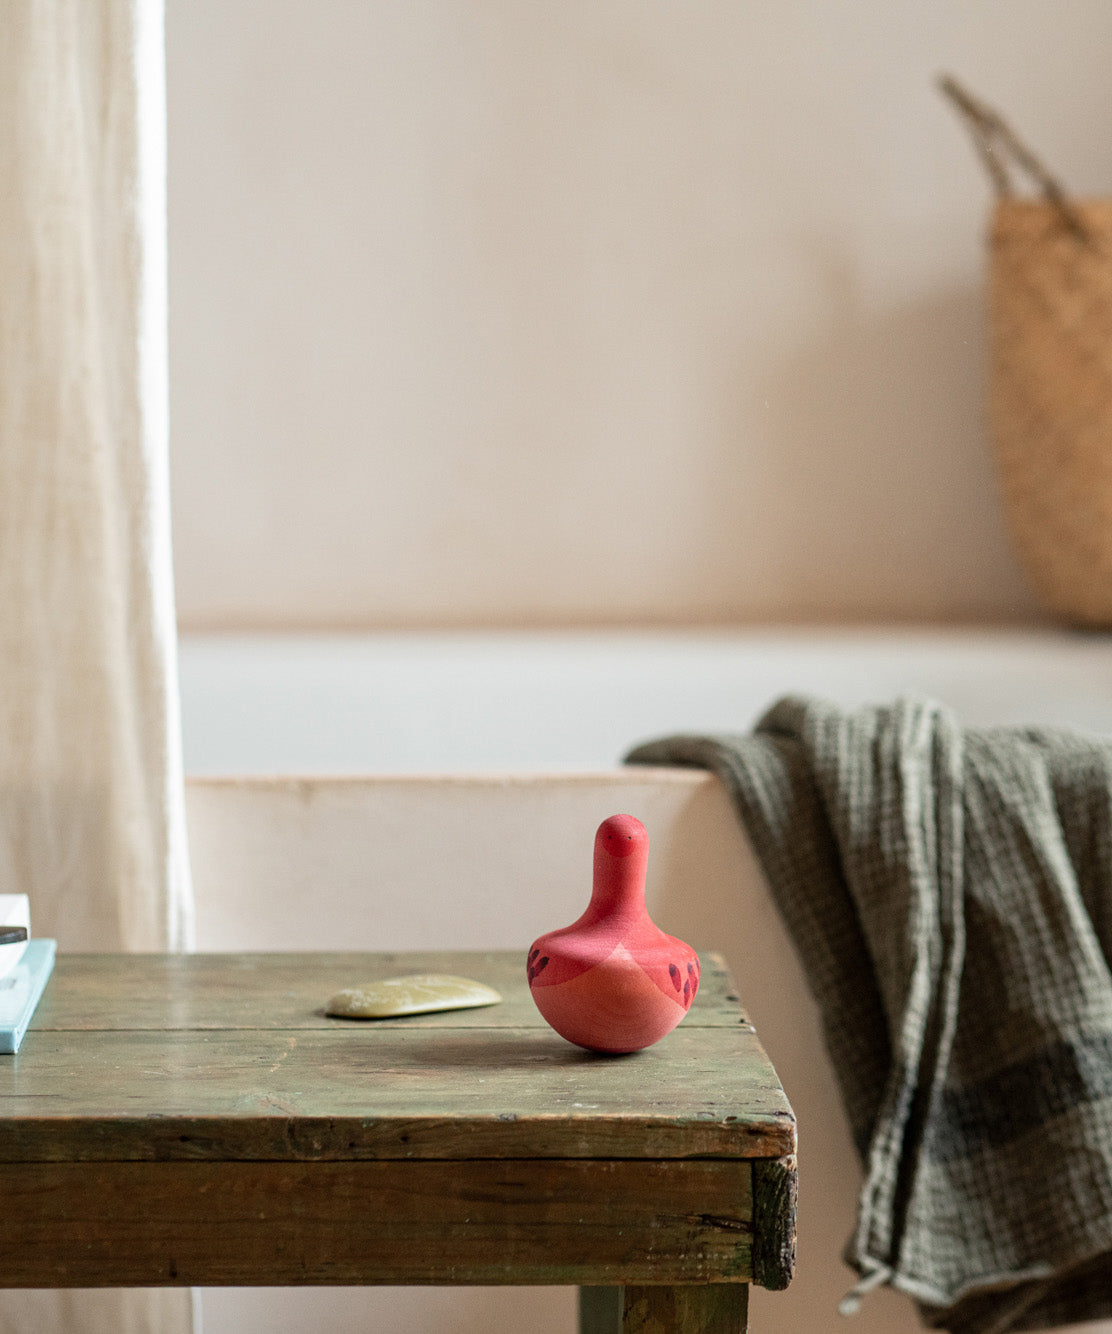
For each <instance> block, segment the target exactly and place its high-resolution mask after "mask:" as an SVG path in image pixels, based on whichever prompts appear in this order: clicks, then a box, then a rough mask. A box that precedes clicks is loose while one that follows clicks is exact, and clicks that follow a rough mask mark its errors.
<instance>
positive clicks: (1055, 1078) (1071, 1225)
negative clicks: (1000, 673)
mask: <svg viewBox="0 0 1112 1334" xmlns="http://www.w3.org/2000/svg"><path fill="white" fill-rule="evenodd" d="M627 760H628V761H629V762H631V763H640V764H665V765H689V766H697V767H701V768H707V769H711V770H713V771H714V772H715V773H717V774H718V775H719V776H720V777H721V779H722V780H723V782H724V783H725V785H726V787H727V789H728V791H729V793H730V795H731V797H732V799H733V801H734V802H735V804H736V807H737V810H738V813H739V815H740V817H741V819H742V821H743V824H744V827H745V829H746V830H747V832H748V835H749V837H750V840H751V841H752V843H753V845H754V848H755V850H756V852H757V855H758V857H759V859H760V862H761V864H762V866H763V869H764V871H765V874H766V877H767V879H768V882H769V886H770V888H771V890H772V893H773V895H774V897H775V899H776V901H777V904H778V906H779V909H780V912H781V914H782V916H783V917H784V919H785V921H786V923H787V926H788V929H789V931H790V933H791V935H792V937H793V939H794V942H795V946H796V948H797V950H798V952H799V955H800V958H801V960H802V962H803V965H804V968H805V970H806V973H807V976H808V980H809V983H810V986H811V988H812V990H813V991H814V994H815V996H816V998H817V1000H818V1003H819V1006H820V1009H821V1012H822V1016H823V1024H824V1030H825V1036H826V1041H827V1043H828V1046H829V1050H830V1054H831V1057H832V1061H833V1064H834V1067H835V1070H836V1072H837V1076H838V1080H839V1085H840V1088H841V1092H842V1096H843V1098H844V1101H845V1106H846V1111H847V1113H848V1116H849V1120H850V1123H851V1126H852V1129H853V1133H854V1136H855V1139H856V1142H857V1145H858V1148H859V1150H860V1152H861V1155H862V1160H863V1164H864V1169H865V1180H864V1186H863V1189H862V1192H861V1198H860V1203H859V1210H858V1218H857V1225H856V1229H855V1231H854V1234H853V1235H852V1237H851V1238H850V1240H849V1242H848V1244H847V1251H846V1255H847V1259H848V1260H849V1262H850V1263H851V1264H852V1265H853V1266H854V1267H855V1268H856V1269H857V1271H858V1272H859V1274H860V1275H861V1277H862V1282H861V1284H860V1290H862V1291H863V1290H865V1289H867V1288H868V1287H869V1286H873V1285H875V1284H878V1283H890V1284H891V1285H893V1286H894V1287H896V1288H899V1289H901V1290H903V1291H904V1292H907V1293H909V1294H911V1296H912V1297H913V1298H915V1300H916V1301H917V1303H918V1304H919V1308H920V1312H921V1314H922V1316H923V1319H924V1320H925V1322H926V1323H927V1324H929V1325H932V1326H934V1327H937V1328H943V1329H949V1330H953V1331H960V1332H961V1334H997V1332H998V1331H1006V1330H1020V1329H1039V1328H1046V1327H1048V1326H1053V1325H1057V1324H1065V1323H1069V1322H1071V1321H1077V1320H1085V1319H1095V1318H1098V1317H1101V1316H1108V1315H1112V976H1110V971H1109V960H1110V959H1112V742H1106V741H1102V740H1098V739H1090V738H1085V737H1082V736H1078V735H1074V734H1071V733H1068V732H1065V731H1055V730H1047V729H1036V728H1024V729H1019V728H1007V729H1005V728H998V729H983V730H979V729H972V728H970V729H965V728H962V727H961V726H960V725H959V724H958V722H957V721H956V720H955V718H954V717H953V716H952V715H951V714H950V713H949V712H948V711H947V710H946V709H945V708H943V707H942V706H940V705H939V704H936V703H933V702H930V701H922V700H913V699H904V700H899V701H897V702H896V703H895V704H893V705H891V706H889V707H877V708H865V709H860V710H857V711H853V712H845V711H842V710H840V709H837V708H835V707H833V706H831V705H829V704H825V703H822V702H820V701H816V700H808V699H797V698H787V699H784V700H781V701H780V702H779V703H778V704H777V705H775V706H774V707H773V708H772V709H771V710H770V711H769V712H768V713H767V714H766V715H765V717H764V718H763V719H762V720H761V721H760V723H759V724H758V725H757V727H756V730H755V732H754V733H753V734H752V735H745V736H714V737H695V736H675V737H668V738H665V739H663V740H660V741H654V742H650V743H648V744H646V745H642V746H639V747H637V749H636V750H634V751H633V752H632V753H631V754H630V755H629V756H628V757H627ZM801 1131H802V1139H803V1143H804V1147H805V1144H806V1126H803V1127H801Z"/></svg>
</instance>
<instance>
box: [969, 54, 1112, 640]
mask: <svg viewBox="0 0 1112 1334" xmlns="http://www.w3.org/2000/svg"><path fill="white" fill-rule="evenodd" d="M943 87H944V88H945V90H946V91H947V92H948V93H949V94H950V95H951V96H952V97H954V99H955V101H957V102H958V105H959V106H960V107H961V110H962V111H963V113H964V114H965V115H966V116H967V118H968V119H969V120H970V123H971V124H972V125H973V127H974V130H975V133H976V135H977V142H978V147H979V148H980V149H981V152H982V157H983V158H984V160H985V163H986V166H987V167H988V168H989V171H990V173H991V174H992V177H993V180H994V182H995V184H996V187H997V194H998V198H997V201H996V207H995V211H994V215H993V221H992V229H991V235H990V272H989V367H990V370H989V373H990V386H989V421H990V428H991V435H992V443H993V449H994V453H995V456H996V465H997V473H998V476H999V480H1000V486H1001V490H1002V493H1003V501H1004V510H1005V517H1006V519H1007V522H1008V526H1009V528H1010V531H1011V535H1012V538H1013V541H1014V543H1015V546H1016V549H1017V551H1018V554H1019V557H1020V560H1021V563H1022V565H1023V568H1024V570H1025V573H1026V575H1027V578H1028V581H1029V582H1030V584H1031V586H1032V588H1033V590H1034V592H1035V594H1036V595H1037V597H1038V598H1039V599H1040V601H1041V602H1042V603H1043V604H1044V605H1045V606H1046V607H1047V608H1048V609H1049V610H1050V611H1052V612H1053V613H1054V614H1055V615H1057V616H1058V617H1060V618H1062V619H1063V620H1065V621H1067V622H1069V623H1070V624H1073V625H1077V626H1086V627H1091V628H1099V627H1112V199H1100V200H1092V201H1084V202H1081V201H1074V200H1069V199H1067V198H1066V196H1065V195H1064V193H1063V192H1062V190H1061V188H1060V187H1059V186H1058V185H1057V183H1056V182H1055V181H1054V180H1053V179H1052V178H1051V177H1050V176H1049V175H1048V174H1047V173H1046V171H1045V169H1043V168H1042V167H1041V165H1040V164H1039V163H1038V162H1037V161H1036V160H1035V159H1034V158H1033V157H1032V156H1031V154H1030V152H1029V151H1028V150H1027V149H1025V148H1024V147H1023V146H1022V145H1021V144H1019V143H1018V141H1016V139H1015V137H1014V135H1012V133H1011V131H1010V130H1008V129H1007V127H1006V126H1005V125H1004V124H1003V122H1001V121H1000V119H999V117H997V116H996V115H995V113H993V112H990V111H989V110H988V109H987V108H985V107H984V106H983V105H982V104H980V103H976V102H974V101H973V99H971V98H969V95H968V94H966V93H963V92H962V90H960V89H956V86H955V85H953V84H952V81H950V80H947V81H944V83H943ZM1005 158H1010V159H1011V160H1012V161H1013V162H1015V163H1017V164H1018V165H1019V166H1020V167H1021V168H1023V169H1024V170H1025V171H1026V172H1027V173H1028V174H1029V175H1032V176H1033V177H1034V178H1035V180H1036V181H1037V183H1038V184H1039V186H1040V187H1041V190H1042V197H1041V198H1037V199H1019V198H1015V197H1013V196H1012V195H1011V189H1010V182H1009V179H1008V176H1007V174H1006V167H1005V165H1004V159H1005Z"/></svg>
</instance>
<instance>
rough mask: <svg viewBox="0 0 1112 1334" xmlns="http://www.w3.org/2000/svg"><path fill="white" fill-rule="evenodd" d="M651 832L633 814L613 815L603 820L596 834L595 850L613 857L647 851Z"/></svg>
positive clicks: (629, 855)
mask: <svg viewBox="0 0 1112 1334" xmlns="http://www.w3.org/2000/svg"><path fill="white" fill-rule="evenodd" d="M648 846H649V834H648V830H646V828H645V826H644V825H643V824H642V823H641V821H640V820H638V819H637V818H636V817H635V816H633V815H612V816H610V818H609V819H608V820H603V822H602V824H600V825H599V827H598V833H597V834H595V851H596V852H607V853H609V854H610V856H611V857H632V856H633V854H634V853H636V852H642V851H647V849H648Z"/></svg>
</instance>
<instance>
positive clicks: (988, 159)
mask: <svg viewBox="0 0 1112 1334" xmlns="http://www.w3.org/2000/svg"><path fill="white" fill-rule="evenodd" d="M938 86H939V88H940V89H941V90H942V92H943V93H945V94H946V96H947V97H948V98H949V99H950V101H951V102H953V103H954V105H955V106H956V107H957V109H958V111H959V112H960V113H961V115H962V117H963V119H964V120H965V122H966V125H967V126H968V127H969V130H970V132H971V134H972V135H973V144H974V147H975V148H976V149H977V152H978V154H979V155H980V158H981V161H982V162H983V163H984V165H985V169H986V170H987V171H988V174H989V177H990V178H991V180H992V184H993V186H994V187H995V190H996V197H997V198H998V199H1007V198H1009V197H1011V196H1012V195H1014V194H1015V190H1014V188H1013V186H1012V179H1011V176H1010V175H1009V173H1008V158H1011V159H1012V161H1013V162H1014V163H1015V165H1016V166H1017V167H1019V168H1020V170H1022V171H1024V172H1026V174H1027V175H1028V176H1029V177H1030V178H1031V179H1032V180H1033V181H1034V182H1035V184H1036V185H1037V186H1038V187H1039V189H1040V190H1041V191H1042V195H1043V198H1044V199H1045V200H1046V201H1047V203H1048V204H1052V205H1053V206H1054V208H1055V209H1056V210H1057V211H1058V213H1059V215H1060V216H1061V218H1062V221H1063V222H1064V223H1065V224H1066V227H1067V228H1068V229H1069V230H1070V231H1071V232H1072V233H1073V234H1074V235H1075V236H1076V237H1077V238H1078V239H1079V240H1082V241H1091V240H1092V237H1091V236H1090V234H1089V229H1088V228H1087V227H1086V226H1085V223H1084V222H1083V220H1082V218H1081V215H1080V214H1079V213H1078V211H1077V209H1076V208H1075V207H1074V205H1073V203H1072V202H1071V200H1070V199H1069V197H1068V196H1067V194H1066V192H1065V190H1063V189H1062V186H1061V185H1060V184H1059V182H1058V180H1057V179H1056V177H1054V176H1052V175H1051V174H1050V172H1049V171H1048V170H1047V169H1046V167H1045V166H1044V165H1043V164H1042V162H1040V161H1039V159H1038V158H1037V157H1036V156H1035V154H1034V153H1032V152H1031V150H1030V149H1029V148H1028V147H1027V145H1026V144H1025V143H1023V141H1022V140H1021V139H1020V138H1019V137H1018V136H1017V135H1016V133H1015V131H1014V130H1013V129H1012V128H1011V126H1010V125H1008V124H1007V122H1006V121H1005V120H1004V119H1003V117H1001V116H1000V115H999V114H998V113H997V112H995V111H993V109H992V108H991V107H989V106H986V105H985V103H984V102H982V101H980V99H979V98H976V97H974V96H973V94H972V93H970V92H969V91H968V90H967V89H965V88H963V87H962V86H961V84H960V83H958V81H957V80H956V79H955V78H954V77H953V76H952V75H949V74H943V75H942V76H941V77H940V78H939V80H938Z"/></svg>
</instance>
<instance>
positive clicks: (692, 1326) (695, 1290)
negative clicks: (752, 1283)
mask: <svg viewBox="0 0 1112 1334" xmlns="http://www.w3.org/2000/svg"><path fill="white" fill-rule="evenodd" d="M748 1311H749V1285H748V1283H704V1284H692V1285H684V1286H678V1287H661V1288H649V1287H644V1288H634V1287H630V1288H580V1289H579V1334H745V1331H746V1330H747V1328H748Z"/></svg>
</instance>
